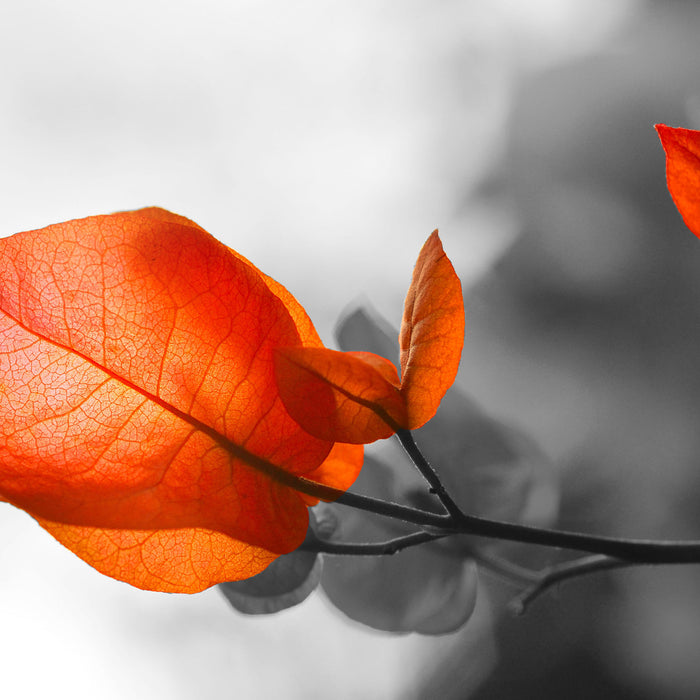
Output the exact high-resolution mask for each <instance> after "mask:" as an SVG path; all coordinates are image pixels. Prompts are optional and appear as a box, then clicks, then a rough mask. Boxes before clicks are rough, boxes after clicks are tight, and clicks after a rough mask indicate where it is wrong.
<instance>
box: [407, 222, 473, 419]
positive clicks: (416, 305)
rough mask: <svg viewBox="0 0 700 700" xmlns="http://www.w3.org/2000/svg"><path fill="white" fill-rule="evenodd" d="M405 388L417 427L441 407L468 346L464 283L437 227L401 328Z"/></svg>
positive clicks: (415, 277)
mask: <svg viewBox="0 0 700 700" xmlns="http://www.w3.org/2000/svg"><path fill="white" fill-rule="evenodd" d="M399 344H400V347H401V392H402V394H403V395H404V398H405V401H406V407H407V410H408V423H407V425H405V426H404V427H406V428H409V429H411V430H413V429H415V428H420V426H421V425H423V424H424V423H426V422H427V421H429V420H430V419H431V418H432V417H433V416H434V415H435V412H436V411H437V408H438V406H439V405H440V401H441V400H442V397H443V396H444V395H445V392H446V391H447V390H448V389H449V388H450V386H452V383H453V382H454V380H455V377H456V376H457V370H458V368H459V360H460V358H461V356H462V346H463V344H464V302H463V299H462V285H461V284H460V281H459V277H457V274H456V273H455V271H454V268H453V267H452V263H451V262H450V261H449V259H448V257H447V256H446V255H445V252H444V251H443V249H442V243H441V242H440V237H439V236H438V232H437V231H433V233H432V234H431V235H430V237H429V238H428V240H427V241H426V242H425V245H424V246H423V248H422V250H421V252H420V254H419V256H418V261H417V262H416V266H415V269H414V270H413V279H412V281H411V286H410V287H409V289H408V294H407V295H406V301H405V303H404V312H403V319H402V321H401V332H400V334H399Z"/></svg>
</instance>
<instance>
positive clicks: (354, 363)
mask: <svg viewBox="0 0 700 700" xmlns="http://www.w3.org/2000/svg"><path fill="white" fill-rule="evenodd" d="M400 342H401V367H402V373H403V378H402V380H401V381H399V378H398V374H397V372H396V368H395V367H394V365H393V364H392V363H391V362H390V361H389V360H387V359H385V358H383V357H380V356H379V355H375V354H373V353H368V352H335V351H333V350H328V349H326V348H319V347H295V348H282V349H281V350H279V351H278V352H277V354H276V355H275V371H276V376H277V382H278V384H279V387H280V395H281V397H282V400H283V401H284V404H285V406H286V407H287V410H288V411H289V413H290V414H291V416H292V417H293V418H294V419H295V420H296V421H297V422H298V423H299V424H300V425H301V426H302V427H304V428H305V429H306V430H308V431H309V432H310V433H311V434H312V435H315V436H316V437H318V438H322V439H325V440H337V441H339V442H348V443H357V444H361V443H368V442H373V441H375V440H379V439H382V438H387V437H389V436H390V435H392V434H393V433H394V432H396V431H397V430H400V429H414V428H419V427H420V426H421V425H423V424H424V423H426V422H427V421H428V420H430V419H431V418H432V417H433V416H434V415H435V411H437V408H438V406H439V405H440V401H441V400H442V397H443V396H444V394H445V392H446V391H447V389H448V388H449V387H450V386H451V385H452V383H453V382H454V379H455V377H456V375H457V369H458V368H459V360H460V357H461V354H462V345H463V343H464V304H463V301H462V286H461V284H460V282H459V278H458V277H457V275H456V273H455V271H454V268H453V267H452V264H451V263H450V261H449V260H448V258H447V256H446V255H445V253H444V251H443V249H442V244H441V243H440V238H439V237H438V234H437V231H434V232H433V233H432V235H431V236H430V237H429V238H428V240H427V241H426V243H425V245H424V246H423V249H422V250H421V252H420V255H419V257H418V261H417V262H416V267H415V270H414V273H413V280H412V282H411V286H410V288H409V290H408V295H407V297H406V303H405V307H404V315H403V323H402V327H401V334H400Z"/></svg>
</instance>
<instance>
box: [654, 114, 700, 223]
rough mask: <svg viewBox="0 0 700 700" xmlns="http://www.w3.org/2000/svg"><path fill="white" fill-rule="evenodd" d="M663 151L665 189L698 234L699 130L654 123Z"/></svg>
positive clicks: (699, 201) (699, 205)
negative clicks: (664, 156)
mask: <svg viewBox="0 0 700 700" xmlns="http://www.w3.org/2000/svg"><path fill="white" fill-rule="evenodd" d="M656 131H657V132H658V134H659V138H660V139H661V144H662V145H663V147H664V151H665V152H666V182H667V185H668V191H669V192H670V193H671V197H672V198H673V201H674V203H675V205H676V207H677V208H678V211H679V212H680V214H681V216H682V217H683V221H685V225H686V226H687V227H688V228H689V229H690V230H691V231H692V232H693V233H694V234H695V235H696V236H699V237H700V131H692V130H690V129H674V128H672V127H670V126H666V125H664V124H657V125H656Z"/></svg>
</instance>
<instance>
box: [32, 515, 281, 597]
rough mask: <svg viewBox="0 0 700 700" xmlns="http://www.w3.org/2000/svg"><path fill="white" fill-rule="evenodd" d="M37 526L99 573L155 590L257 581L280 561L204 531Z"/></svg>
mask: <svg viewBox="0 0 700 700" xmlns="http://www.w3.org/2000/svg"><path fill="white" fill-rule="evenodd" d="M37 521H38V523H39V525H41V526H42V527H43V528H45V529H46V530H48V531H49V532H50V533H51V534H52V535H53V536H54V537H55V538H56V539H57V540H58V541H59V542H60V543H61V544H62V545H64V546H65V547H67V548H68V549H70V550H71V551H72V552H74V553H75V554H77V555H78V556H79V557H80V558H81V559H83V560H84V561H86V562H87V563H88V564H90V566H92V567H93V568H95V569H97V570H98V571H99V572H100V573H103V574H105V575H106V576H111V577H112V578H116V579H118V580H120V581H126V582H127V583H130V584H131V585H132V586H136V587H137V588H143V589H145V590H150V591H163V592H165V593H199V592H200V591H202V590H204V589H205V588H208V587H209V586H211V585H213V584H214V583H221V582H223V581H237V580H240V579H246V578H250V577H251V576H255V575H256V574H258V573H260V572H261V571H263V570H264V569H265V568H266V567H267V566H268V565H269V564H270V563H271V562H273V561H274V560H275V559H277V557H278V556H279V555H278V554H273V553H272V552H268V551H266V550H264V549H262V548H260V547H254V546H253V545H249V544H246V543H245V542H240V541H239V540H235V539H233V538H232V537H229V536H228V535H224V534H223V533H221V532H215V531H212V530H205V529H203V528H185V529H182V530H109V529H105V528H97V527H81V526H79V525H64V524H61V523H52V522H50V521H48V520H44V519H42V518H37Z"/></svg>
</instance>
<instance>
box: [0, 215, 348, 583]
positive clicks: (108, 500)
mask: <svg viewBox="0 0 700 700" xmlns="http://www.w3.org/2000/svg"><path fill="white" fill-rule="evenodd" d="M319 343H320V341H319V340H318V336H317V334H316V332H315V330H314V329H313V325H312V324H311V322H310V320H309V319H308V317H307V316H306V314H305V312H304V311H303V309H301V307H300V306H299V304H298V302H296V300H294V299H293V297H292V296H291V295H290V294H289V292H287V290H285V289H284V288H283V287H282V286H281V285H278V284H277V283H274V282H273V281H272V280H270V279H269V278H267V277H266V276H265V275H263V274H262V273H261V272H260V271H259V270H257V268H254V267H253V266H252V265H250V264H249V263H248V262H247V261H245V259H244V258H242V257H241V256H238V255H236V254H234V253H233V252H232V251H230V250H229V249H228V248H226V247H225V246H223V245H222V244H220V243H219V242H218V241H216V240H215V239H214V238H213V237H211V236H210V235H209V234H207V233H206V232H205V231H204V230H203V229H201V228H200V227H199V226H197V225H196V224H193V223H192V222H190V221H188V220H187V219H184V218H183V217H180V216H177V215H174V214H171V213H169V212H165V211H163V210H159V209H147V210H143V211H140V212H122V213H119V214H113V215H109V216H99V217H90V218H88V219H82V220H76V221H69V222H66V223H64V224H57V225H55V226H49V227H47V228H45V229H42V230H40V231H28V232H25V233H21V234H16V235H15V236H12V237H10V238H6V239H3V240H0V348H1V349H2V352H1V353H0V394H1V395H2V401H0V426H2V427H0V498H2V499H4V500H7V501H9V502H11V503H13V504H14V505H16V506H18V507H20V508H23V509H24V510H26V511H27V512H29V513H30V514H31V515H33V516H34V517H36V518H37V519H40V520H41V521H42V523H44V522H45V523H48V524H47V525H46V526H47V529H50V530H51V531H52V532H53V534H54V535H55V536H56V537H57V538H59V539H62V540H65V541H66V542H67V543H68V542H69V543H70V544H68V546H69V547H71V548H73V549H74V551H76V552H77V553H78V554H79V555H80V556H82V557H83V558H85V559H86V560H87V561H90V563H93V565H95V566H96V567H97V568H100V566H101V564H100V562H105V561H108V560H109V561H110V562H113V561H117V563H116V564H109V566H108V567H107V568H109V569H110V570H113V571H115V572H118V577H119V578H122V579H123V580H127V581H129V582H130V583H134V585H137V586H142V587H144V586H145V587H148V586H150V585H151V584H153V585H155V586H158V585H160V584H157V581H158V580H160V578H162V580H163V581H166V580H167V584H166V583H163V585H164V586H167V588H157V590H176V589H177V585H178V583H177V578H176V576H175V572H180V574H179V575H181V576H182V580H181V582H180V583H181V586H182V588H181V590H183V591H184V590H188V591H189V590H192V589H193V586H195V585H196V586H203V587H206V586H207V585H212V584H214V583H218V582H219V581H223V580H232V578H233V576H232V570H233V571H238V572H239V573H240V574H242V575H245V576H250V575H252V573H250V572H251V571H253V569H255V568H256V567H261V568H264V566H265V565H266V564H264V563H262V562H267V563H269V561H271V558H274V556H275V555H278V554H281V553H285V552H289V551H291V550H293V549H295V548H296V547H297V546H298V545H299V544H300V543H301V541H302V540H303V538H304V536H305V534H306V529H307V522H308V514H307V509H306V504H307V501H308V500H311V499H309V497H308V496H306V495H304V494H302V493H300V492H299V491H297V490H296V485H297V484H299V485H302V484H301V482H299V480H298V477H305V478H307V481H314V480H318V481H319V483H320V482H321V481H320V480H321V479H323V478H329V479H330V481H332V482H333V484H334V485H335V484H340V483H342V484H347V485H349V484H350V483H351V482H352V480H353V478H354V476H356V475H357V472H358V471H359V468H360V464H361V454H360V453H359V452H358V451H357V450H355V451H354V452H352V453H350V452H348V453H347V454H345V455H344V458H343V459H342V460H340V461H339V460H338V457H337V454H336V456H334V458H333V461H332V462H331V463H334V464H336V465H341V466H342V470H341V473H340V474H339V475H335V474H333V475H331V473H330V472H331V470H330V469H328V468H327V467H324V466H323V464H324V460H325V459H326V457H327V456H328V455H329V452H330V451H331V448H332V447H333V444H332V442H331V441H327V440H322V439H318V438H314V437H312V436H311V435H309V434H308V433H307V432H306V431H304V430H303V429H302V428H301V427H300V426H299V425H298V424H297V423H296V422H295V421H294V420H293V419H292V418H291V417H290V416H289V414H288V412H287V411H286V409H285V408H284V406H283V404H282V401H281V398H280V396H279V392H278V389H277V384H276V381H275V377H274V369H273V356H274V354H275V352H276V351H277V350H278V349H279V348H281V347H299V346H302V345H303V344H308V345H311V346H317V345H318V344H319ZM308 477H311V479H309V478H308ZM139 532H141V533H142V534H140V535H139V534H138V533H139ZM146 532H148V537H146V534H145V533H146ZM155 532H158V533H161V534H157V535H156V534H154V533H155ZM173 533H176V534H173ZM202 533H204V534H202ZM212 533H213V534H212ZM134 537H137V539H138V538H139V537H142V538H143V543H141V542H140V541H139V542H136V541H135V540H134V539H133V538H134ZM222 537H227V538H229V539H230V542H228V543H224V541H223V540H222V539H221V538H222ZM109 542H111V543H112V544H113V545H114V547H116V549H115V550H114V551H115V552H116V551H117V550H118V551H119V552H121V551H122V549H123V550H124V552H123V557H122V555H121V554H120V555H119V556H117V555H116V554H110V557H111V558H110V557H106V556H105V552H107V551H108V550H109V549H110V547H112V545H109V544H108V543H109ZM156 542H157V543H158V546H157V547H156V546H154V543H156ZM114 543H117V544H114ZM124 543H126V544H124ZM166 543H167V547H166V546H165V544H166ZM251 548H252V549H251ZM127 550H128V551H127ZM224 550H226V552H227V556H229V555H230V556H232V557H234V558H233V559H232V560H231V561H229V562H228V564H227V567H228V569H227V570H226V571H224V569H223V568H222V567H221V560H220V558H218V555H214V554H210V555H206V554H205V553H206V552H214V551H216V552H220V551H224ZM136 551H140V552H141V554H140V555H139V557H140V560H142V561H144V562H148V563H147V564H144V566H146V568H147V569H148V571H150V572H154V571H158V570H157V567H156V568H154V564H153V563H152V562H153V557H154V556H155V555H154V552H157V551H160V552H166V551H170V552H177V553H178V554H177V556H174V555H173V557H170V558H171V559H172V561H171V562H163V566H164V567H165V568H166V569H167V570H168V571H169V573H168V576H165V577H161V576H160V573H156V574H154V575H153V576H151V577H150V578H149V576H147V575H146V574H143V573H139V572H140V571H141V570H140V569H139V568H138V567H136V568H134V570H133V574H129V566H127V565H126V564H124V562H125V561H132V558H131V557H132V555H133V553H134V552H136ZM91 552H92V554H91ZM188 552H189V554H187V553H188ZM235 552H239V554H235ZM251 552H253V554H251ZM261 552H262V553H264V554H261ZM180 554H182V556H189V557H190V562H189V564H188V565H185V564H184V563H183V564H182V566H180V565H178V566H177V567H176V566H174V562H175V561H176V560H177V561H179V559H178V557H179V556H180ZM115 557H116V559H115ZM124 557H126V558H124ZM91 558H92V561H91ZM133 561H135V559H133ZM183 561H184V560H183ZM104 566H106V565H104ZM104 566H103V569H104ZM188 566H189V569H188ZM224 568H226V567H224ZM103 569H101V570H103ZM257 570H258V571H259V570H260V568H257ZM187 571H190V573H189V574H188V573H187ZM192 571H194V572H195V573H191V572H192ZM217 572H218V573H217ZM256 572H257V571H253V573H256ZM110 575H117V574H110ZM130 576H131V578H130ZM193 576H194V579H195V580H196V581H197V583H196V584H193V578H192V577H193ZM211 576H213V577H214V578H210V577H211ZM217 576H221V577H222V578H216V577H217ZM147 581H148V582H150V583H146V582H147ZM173 586H174V587H175V588H173Z"/></svg>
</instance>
